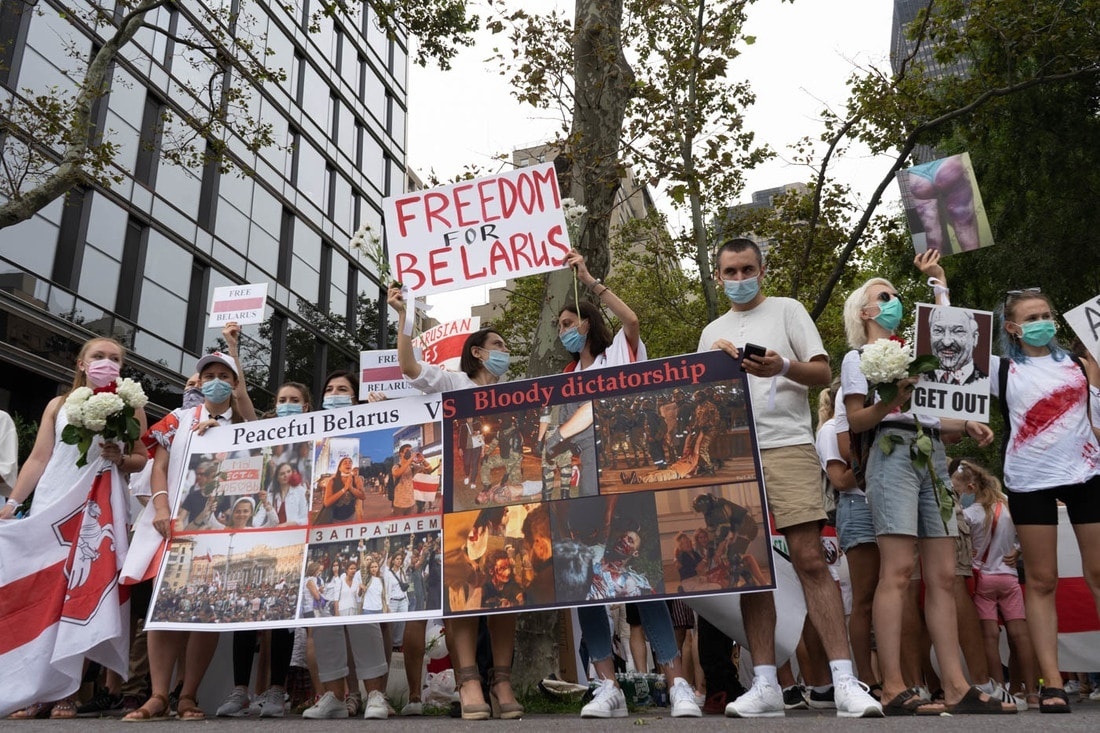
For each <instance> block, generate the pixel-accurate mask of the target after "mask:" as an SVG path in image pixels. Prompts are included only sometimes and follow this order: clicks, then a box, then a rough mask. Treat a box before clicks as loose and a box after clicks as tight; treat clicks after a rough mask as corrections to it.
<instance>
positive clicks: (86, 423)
mask: <svg viewBox="0 0 1100 733" xmlns="http://www.w3.org/2000/svg"><path fill="white" fill-rule="evenodd" d="M147 402H149V398H148V397H146V396H145V390H143V389H142V388H141V385H140V384H138V383H137V382H135V381H134V380H132V379H129V378H125V379H116V380H115V382H114V383H113V384H108V385H107V386H105V387H100V388H99V389H95V390H93V389H92V388H91V387H77V388H76V389H74V390H73V391H72V392H71V393H70V394H69V397H68V398H67V399H66V400H65V406H64V409H65V418H66V420H67V421H68V425H66V426H65V429H64V430H62V431H61V440H62V441H63V442H65V443H68V444H69V445H75V446H77V447H78V448H79V449H80V457H79V458H77V460H76V465H77V466H81V467H82V466H86V465H87V464H88V450H89V449H90V448H91V447H92V439H93V438H95V437H96V436H99V437H101V438H103V439H104V440H108V441H121V442H123V443H126V444H127V445H130V444H133V443H134V442H135V441H136V440H137V439H138V438H139V437H141V425H140V423H138V420H137V417H135V413H136V411H137V410H138V408H141V407H145V405H146V403H147Z"/></svg>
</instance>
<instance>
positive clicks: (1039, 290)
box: [1006, 288, 1043, 296]
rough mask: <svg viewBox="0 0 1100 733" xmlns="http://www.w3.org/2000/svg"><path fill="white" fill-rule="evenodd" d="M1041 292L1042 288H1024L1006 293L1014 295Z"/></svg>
mask: <svg viewBox="0 0 1100 733" xmlns="http://www.w3.org/2000/svg"><path fill="white" fill-rule="evenodd" d="M1041 292H1043V289H1042V288H1024V289H1023V290H1008V291H1006V294H1007V295H1010V296H1012V295H1030V294H1032V293H1041Z"/></svg>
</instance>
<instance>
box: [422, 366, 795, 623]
mask: <svg viewBox="0 0 1100 733" xmlns="http://www.w3.org/2000/svg"><path fill="white" fill-rule="evenodd" d="M746 380H747V376H746V375H745V374H744V373H743V372H741V371H740V369H739V362H737V361H736V360H734V359H731V358H730V357H729V356H727V355H726V354H725V353H724V352H721V351H711V352H706V353H702V354H692V355H687V356H678V357H672V358H668V359H660V360H654V361H645V362H639V363H636V364H631V365H627V366H621V367H609V368H606V369H593V370H585V371H579V372H573V373H570V374H561V375H554V376H548V377H538V378H536V379H527V380H523V381H519V382H509V383H506V384H495V385H491V386H486V387H478V388H474V389H468V390H463V391H460V392H450V393H447V394H445V395H444V398H443V415H444V421H443V437H444V456H445V457H446V459H447V460H446V461H445V470H444V472H443V484H444V488H443V496H444V505H445V512H446V513H445V514H444V518H443V522H444V548H443V553H444V554H443V557H444V560H443V579H444V586H445V588H446V597H445V598H444V613H445V614H446V615H448V616H457V615H465V614H481V613H486V612H496V611H515V610H517V609H518V610H525V609H547V608H565V607H572V606H579V605H589V604H604V603H608V602H611V601H616V600H624V599H629V600H641V599H646V600H649V599H659V598H668V597H696V596H700V595H709V594H716V593H739V592H744V591H755V590H763V589H767V588H773V587H775V577H776V576H775V566H774V564H773V562H772V555H771V550H770V547H769V545H768V541H767V537H768V532H767V527H768V513H767V502H766V500H765V496H764V488H763V482H762V480H761V478H760V476H761V474H760V459H759V453H758V451H757V446H756V437H755V432H754V430H753V427H752V426H753V419H752V406H751V404H750V397H749V390H748V388H747V381H746ZM474 435H479V436H481V440H479V441H478V440H473V439H472V437H473V436H474ZM478 467H480V469H479V470H478Z"/></svg>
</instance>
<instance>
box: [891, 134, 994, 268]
mask: <svg viewBox="0 0 1100 733" xmlns="http://www.w3.org/2000/svg"><path fill="white" fill-rule="evenodd" d="M897 179H898V187H899V188H900V189H901V202H902V206H904V207H905V217H906V219H907V220H908V222H909V232H910V233H911V234H912V237H913V248H914V249H915V250H916V252H917V253H918V254H920V253H921V252H925V251H927V250H930V249H933V250H936V251H937V252H939V253H940V254H941V255H943V256H945V257H946V256H947V255H952V254H957V253H959V252H972V251H974V250H976V249H980V248H982V247H989V246H992V244H993V232H992V230H991V229H990V226H989V217H988V216H987V215H986V211H985V206H983V205H982V192H981V191H980V190H979V189H978V181H977V178H976V177H975V176H974V165H973V163H971V161H970V153H960V154H958V155H952V156H950V157H947V158H940V159H939V160H933V161H929V162H928V163H921V164H920V165H915V166H913V167H911V168H906V169H905V170H903V171H898V174H897Z"/></svg>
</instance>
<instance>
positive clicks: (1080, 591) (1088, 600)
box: [1055, 577, 1100, 634]
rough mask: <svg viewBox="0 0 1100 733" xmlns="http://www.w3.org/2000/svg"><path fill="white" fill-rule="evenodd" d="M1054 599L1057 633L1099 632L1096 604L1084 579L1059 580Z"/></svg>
mask: <svg viewBox="0 0 1100 733" xmlns="http://www.w3.org/2000/svg"><path fill="white" fill-rule="evenodd" d="M1055 598H1056V604H1057V606H1058V633H1060V634H1074V633H1078V632H1081V631H1100V616H1097V615H1096V602H1095V601H1094V600H1093V597H1092V591H1090V590H1089V586H1088V584H1087V583H1086V582H1085V579H1084V578H1081V577H1077V578H1059V579H1058V591H1057V594H1056V596H1055Z"/></svg>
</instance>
